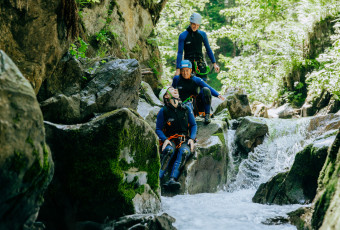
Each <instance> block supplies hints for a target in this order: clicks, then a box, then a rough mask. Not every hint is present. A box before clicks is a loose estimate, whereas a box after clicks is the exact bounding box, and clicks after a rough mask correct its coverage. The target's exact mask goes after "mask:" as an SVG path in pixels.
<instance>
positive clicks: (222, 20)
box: [157, 0, 340, 104]
mask: <svg viewBox="0 0 340 230" xmlns="http://www.w3.org/2000/svg"><path fill="white" fill-rule="evenodd" d="M193 12H200V13H201V14H202V16H203V18H204V20H203V22H202V25H201V27H200V29H202V30H205V31H206V32H207V34H208V37H209V42H210V43H211V46H212V48H213V50H214V53H215V56H216V58H217V61H218V63H219V64H220V65H221V67H222V70H223V71H222V72H221V73H220V74H219V75H218V77H217V78H218V79H220V80H221V82H222V83H223V87H222V90H224V89H226V88H228V87H241V88H244V89H245V90H246V91H247V93H248V96H249V98H250V100H251V101H254V100H258V101H262V102H266V103H269V102H272V101H274V100H276V99H277V98H278V97H279V96H281V95H279V94H280V92H281V93H282V91H283V90H285V89H284V86H283V80H282V79H283V78H284V77H287V76H288V75H289V74H290V73H291V72H292V71H293V70H294V69H296V68H305V67H306V66H307V65H312V68H311V69H314V71H313V72H312V73H308V74H307V76H306V77H307V82H306V83H307V84H308V85H307V88H308V89H309V90H311V89H313V90H314V91H315V92H316V93H318V92H320V90H323V89H326V90H328V91H329V92H331V93H332V94H335V95H339V91H340V89H339V75H340V54H339V51H340V41H339V36H337V35H334V36H333V47H330V48H328V49H327V50H326V51H324V52H325V53H324V54H322V55H320V56H318V57H314V58H312V59H310V58H309V57H306V55H305V52H306V46H308V41H309V37H308V36H309V34H310V33H311V32H312V29H313V26H314V25H315V24H316V23H318V22H320V21H322V20H325V19H326V18H329V17H332V18H334V20H336V18H339V16H338V15H339V13H340V2H339V1H338V0H323V1H314V0H295V1H291V0H256V1H251V0H235V1H224V0H214V1H193V0H169V1H168V3H167V5H166V8H165V9H164V10H163V13H162V16H161V20H160V22H159V24H158V26H157V33H158V38H159V41H158V44H159V45H160V50H161V53H162V58H163V64H164V67H165V68H164V69H165V71H164V77H165V78H168V79H169V80H170V79H171V77H172V76H173V74H174V72H175V59H176V52H177V43H178V40H177V39H178V36H179V34H180V33H181V32H182V31H184V30H185V28H186V27H187V26H188V25H189V16H190V15H191V14H192V13H193ZM337 28H339V27H337ZM207 62H208V63H209V60H207ZM305 69H308V68H305ZM212 76H213V75H212ZM301 84H304V83H303V82H302V83H301V82H295V83H294V85H295V86H296V88H295V89H296V90H299V89H300V88H301V87H302V86H303V85H301ZM288 95H290V96H291V98H292V100H294V99H295V100H296V101H297V102H298V103H297V104H299V103H300V102H301V101H303V100H304V97H302V96H301V94H299V92H288Z"/></svg>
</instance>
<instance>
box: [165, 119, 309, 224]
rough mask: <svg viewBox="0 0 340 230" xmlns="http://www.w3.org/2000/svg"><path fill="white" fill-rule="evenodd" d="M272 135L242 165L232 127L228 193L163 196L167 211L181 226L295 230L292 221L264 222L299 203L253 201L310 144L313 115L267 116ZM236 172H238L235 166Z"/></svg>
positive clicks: (229, 145)
mask: <svg viewBox="0 0 340 230" xmlns="http://www.w3.org/2000/svg"><path fill="white" fill-rule="evenodd" d="M266 122H267V125H268V127H269V135H268V136H267V137H266V138H265V139H264V142H263V144H262V145H259V146H258V147H256V148H255V149H254V151H253V152H251V153H249V155H248V158H247V159H246V160H243V161H242V162H241V164H240V165H239V166H238V165H237V164H236V163H235V162H237V161H238V160H240V159H239V158H238V157H237V155H235V153H234V150H235V143H234V140H235V131H232V130H228V138H227V139H228V147H229V154H228V158H229V166H228V176H229V177H231V175H233V176H232V177H233V178H228V183H227V185H226V191H220V192H217V193H210V194H208V193H203V194H195V195H177V196H174V197H162V205H163V211H164V212H166V213H168V214H169V215H170V216H173V217H174V218H175V219H176V222H175V223H174V226H175V227H176V228H177V229H179V230H199V229H202V230H206V229H207V230H210V229H221V230H222V229H231V230H243V229H244V230H250V229H251V230H262V229H280V230H286V229H287V230H288V229H296V227H295V226H292V225H289V224H283V225H265V224H263V222H264V221H266V220H267V219H269V218H275V217H278V216H282V217H287V213H288V212H290V211H294V210H296V209H297V208H299V207H301V205H283V206H279V205H262V204H257V203H252V201H251V199H252V197H253V196H254V194H255V192H256V189H257V188H258V186H259V185H260V184H261V183H264V182H266V181H268V179H270V178H271V177H272V176H274V175H276V174H277V173H278V172H282V171H285V170H287V169H289V168H290V167H291V165H292V164H293V161H294V157H295V155H296V153H297V152H299V151H300V150H302V149H303V147H304V146H306V145H307V144H309V143H311V141H312V138H309V137H307V136H308V133H307V132H306V130H307V129H306V126H307V125H308V124H309V119H298V120H282V119H266ZM237 168H238V169H239V170H238V173H237V174H236V173H235V170H236V169H237Z"/></svg>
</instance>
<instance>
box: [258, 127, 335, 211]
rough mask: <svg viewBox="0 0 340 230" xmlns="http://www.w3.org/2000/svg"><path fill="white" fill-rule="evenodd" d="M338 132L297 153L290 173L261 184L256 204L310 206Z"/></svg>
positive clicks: (321, 138)
mask: <svg viewBox="0 0 340 230" xmlns="http://www.w3.org/2000/svg"><path fill="white" fill-rule="evenodd" d="M335 134H336V133H334V131H332V132H330V133H325V134H324V135H323V136H321V137H319V138H317V139H316V140H315V141H314V143H313V144H311V145H308V146H307V147H305V148H304V150H302V151H300V152H299V153H297V154H296V156H295V160H294V163H293V165H292V167H291V169H290V171H289V172H284V173H279V174H278V175H276V176H274V177H273V178H272V179H271V180H269V181H268V182H267V183H264V184H261V185H260V187H259V188H258V190H257V192H256V194H255V195H254V197H253V199H252V200H253V202H256V203H261V204H280V205H282V204H306V203H311V202H312V200H313V199H314V197H315V194H316V189H317V186H318V183H317V180H318V177H319V173H320V171H321V169H322V167H323V164H324V162H325V159H326V157H327V150H328V148H329V147H330V146H331V145H332V143H333V141H334V139H335Z"/></svg>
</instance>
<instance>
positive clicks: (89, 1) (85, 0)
mask: <svg viewBox="0 0 340 230" xmlns="http://www.w3.org/2000/svg"><path fill="white" fill-rule="evenodd" d="M76 3H77V4H78V5H79V6H81V7H84V6H88V5H93V4H95V3H100V0H76Z"/></svg>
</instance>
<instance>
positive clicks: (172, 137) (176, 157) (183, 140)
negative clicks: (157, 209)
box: [156, 86, 197, 190]
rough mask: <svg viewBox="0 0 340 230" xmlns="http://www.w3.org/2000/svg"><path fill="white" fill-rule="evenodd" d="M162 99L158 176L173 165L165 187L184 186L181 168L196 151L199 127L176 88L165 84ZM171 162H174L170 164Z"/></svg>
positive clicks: (176, 187) (158, 122)
mask: <svg viewBox="0 0 340 230" xmlns="http://www.w3.org/2000/svg"><path fill="white" fill-rule="evenodd" d="M159 98H160V100H161V101H163V102H164V107H163V108H162V109H161V110H160V111H159V113H158V115H157V122H156V133H157V135H158V137H159V139H160V140H161V141H162V142H163V144H162V147H161V151H162V152H161V170H160V172H159V177H160V179H162V178H163V177H164V174H165V173H166V171H167V170H168V169H169V167H172V169H171V174H170V180H169V181H168V182H166V183H165V184H164V185H163V186H164V187H165V188H169V189H172V190H175V189H179V188H180V187H181V184H180V183H179V182H177V179H178V177H179V174H180V168H181V166H182V165H183V163H184V162H185V160H186V158H187V157H188V156H189V155H190V153H191V152H193V150H194V146H195V143H194V140H195V138H196V133H197V126H196V121H195V117H194V114H193V113H192V110H191V109H190V108H189V107H188V106H185V105H183V104H182V103H181V101H180V98H179V94H178V90H177V89H175V88H173V87H171V86H169V87H165V88H164V89H162V91H161V92H160V95H159ZM172 162H174V163H173V165H170V164H171V163H172Z"/></svg>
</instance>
